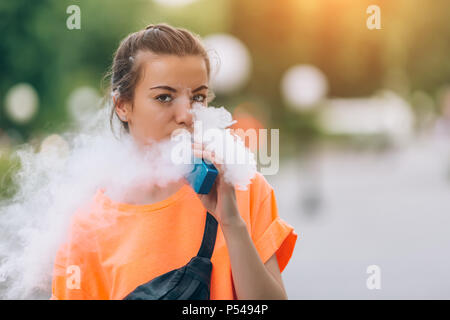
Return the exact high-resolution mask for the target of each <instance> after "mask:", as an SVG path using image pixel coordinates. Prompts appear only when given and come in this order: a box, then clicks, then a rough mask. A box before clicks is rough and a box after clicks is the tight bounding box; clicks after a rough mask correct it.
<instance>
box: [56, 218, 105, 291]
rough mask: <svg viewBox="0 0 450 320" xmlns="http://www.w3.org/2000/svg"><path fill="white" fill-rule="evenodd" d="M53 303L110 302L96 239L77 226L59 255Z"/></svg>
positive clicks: (72, 228) (74, 226)
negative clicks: (107, 300)
mask: <svg viewBox="0 0 450 320" xmlns="http://www.w3.org/2000/svg"><path fill="white" fill-rule="evenodd" d="M50 299H51V300H103V299H109V293H108V289H107V285H106V281H105V277H104V272H103V270H102V268H101V264H100V260H99V255H98V251H97V250H96V245H95V238H94V237H93V236H92V233H91V232H88V231H86V230H84V229H83V228H82V227H81V226H80V225H78V224H72V226H71V228H70V233H69V237H68V239H67V241H66V242H65V243H63V244H62V245H61V246H60V247H59V250H58V252H57V254H56V257H55V261H54V265H53V277H52V295H51V297H50Z"/></svg>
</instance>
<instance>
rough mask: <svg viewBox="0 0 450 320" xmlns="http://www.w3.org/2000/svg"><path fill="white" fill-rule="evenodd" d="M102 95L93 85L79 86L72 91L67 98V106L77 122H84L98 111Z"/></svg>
mask: <svg viewBox="0 0 450 320" xmlns="http://www.w3.org/2000/svg"><path fill="white" fill-rule="evenodd" d="M100 102H101V97H100V95H99V94H98V92H97V90H95V89H93V88H91V87H79V88H77V89H75V90H74V91H72V93H71V94H70V96H69V98H68V99H67V108H68V109H69V112H70V114H71V115H72V117H73V118H74V119H75V120H76V121H77V122H83V121H84V120H86V118H88V117H89V116H91V115H92V114H94V113H95V112H96V111H98V109H99V106H100Z"/></svg>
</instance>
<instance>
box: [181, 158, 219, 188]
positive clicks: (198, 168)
mask: <svg viewBox="0 0 450 320" xmlns="http://www.w3.org/2000/svg"><path fill="white" fill-rule="evenodd" d="M198 160H199V159H197V160H196V161H194V168H193V169H192V171H191V172H190V173H188V174H187V175H186V180H187V181H188V182H189V183H190V185H191V186H192V188H193V189H194V191H195V192H197V193H199V194H208V193H209V191H210V190H211V188H212V186H213V184H214V181H215V180H216V177H217V174H218V173H219V171H217V169H216V167H215V166H214V165H213V164H212V163H209V164H208V163H206V162H205V160H203V159H202V160H201V162H200V161H198ZM197 162H199V163H197Z"/></svg>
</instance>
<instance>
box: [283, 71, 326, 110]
mask: <svg viewBox="0 0 450 320" xmlns="http://www.w3.org/2000/svg"><path fill="white" fill-rule="evenodd" d="M327 92H328V82H327V78H326V77H325V75H324V74H323V73H322V71H320V70H319V69H318V68H316V67H314V66H312V65H296V66H293V67H291V68H290V69H289V70H287V71H286V73H285V74H284V75H283V78H282V80H281V93H282V95H283V97H284V99H285V100H286V101H287V103H288V104H289V105H290V106H291V107H293V108H294V109H297V110H300V111H304V110H309V109H311V108H313V107H314V106H315V105H317V103H318V102H320V101H321V100H322V99H323V98H324V97H325V96H326V94H327Z"/></svg>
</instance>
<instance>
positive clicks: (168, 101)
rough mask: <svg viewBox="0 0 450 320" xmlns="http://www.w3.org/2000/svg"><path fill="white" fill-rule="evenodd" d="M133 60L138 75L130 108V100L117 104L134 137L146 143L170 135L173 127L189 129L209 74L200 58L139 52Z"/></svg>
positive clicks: (203, 99)
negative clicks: (194, 109)
mask: <svg viewBox="0 0 450 320" xmlns="http://www.w3.org/2000/svg"><path fill="white" fill-rule="evenodd" d="M136 62H137V63H139V64H140V67H141V78H140V80H139V81H138V83H137V85H136V87H135V91H134V102H133V107H132V104H131V102H129V103H118V105H117V106H116V112H117V114H118V115H119V117H120V118H122V119H125V118H126V121H127V122H128V125H129V129H130V134H131V135H132V137H133V138H134V140H135V141H136V142H137V143H138V144H139V145H148V144H150V143H151V141H152V140H156V141H158V140H161V139H164V138H170V135H171V133H172V132H173V131H174V130H176V129H187V130H189V131H190V132H192V130H193V129H192V124H193V118H192V116H193V115H192V114H191V112H190V110H191V109H192V105H193V103H195V102H200V103H202V104H204V105H205V106H206V105H207V95H208V73H207V69H206V63H205V60H204V59H203V57H201V56H184V57H178V56H175V55H157V54H154V53H152V52H140V53H139V54H138V55H137V57H136Z"/></svg>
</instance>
